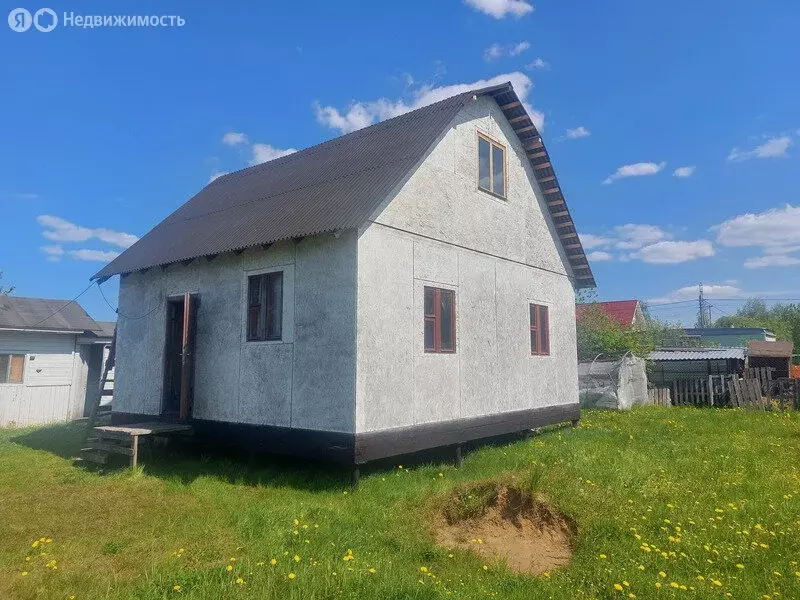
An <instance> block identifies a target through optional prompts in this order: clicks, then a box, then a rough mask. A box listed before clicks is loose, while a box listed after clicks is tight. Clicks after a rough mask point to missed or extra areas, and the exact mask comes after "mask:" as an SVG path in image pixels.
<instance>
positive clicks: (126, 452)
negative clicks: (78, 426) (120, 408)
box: [81, 422, 192, 467]
mask: <svg viewBox="0 0 800 600" xmlns="http://www.w3.org/2000/svg"><path fill="white" fill-rule="evenodd" d="M93 432H94V435H93V436H92V437H89V438H87V439H86V447H85V448H83V449H82V450H81V458H82V459H83V460H85V461H87V462H93V463H96V464H106V463H107V462H108V457H109V455H110V454H119V455H123V456H128V457H130V465H131V467H135V466H136V465H137V464H138V462H139V451H140V444H141V442H142V441H144V440H140V439H139V438H144V439H147V440H152V438H153V437H154V436H164V435H171V434H181V435H191V433H192V426H191V425H187V424H185V423H162V422H152V423H131V424H130V425H101V426H99V427H95V428H94V429H93Z"/></svg>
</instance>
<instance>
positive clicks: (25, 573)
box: [20, 571, 28, 577]
mask: <svg viewBox="0 0 800 600" xmlns="http://www.w3.org/2000/svg"><path fill="white" fill-rule="evenodd" d="M20 575H22V576H23V577H27V575H28V572H27V571H23V572H22V573H20Z"/></svg>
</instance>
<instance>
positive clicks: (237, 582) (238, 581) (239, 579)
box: [236, 577, 244, 585]
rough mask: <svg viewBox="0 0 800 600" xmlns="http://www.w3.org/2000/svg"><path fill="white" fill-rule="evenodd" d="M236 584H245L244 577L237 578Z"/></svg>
mask: <svg viewBox="0 0 800 600" xmlns="http://www.w3.org/2000/svg"><path fill="white" fill-rule="evenodd" d="M236 585H244V579H242V578H241V577H237V578H236Z"/></svg>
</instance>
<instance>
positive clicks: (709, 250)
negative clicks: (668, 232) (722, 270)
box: [631, 240, 714, 265]
mask: <svg viewBox="0 0 800 600" xmlns="http://www.w3.org/2000/svg"><path fill="white" fill-rule="evenodd" d="M709 256H714V246H712V245H711V242H709V241H708V240H696V241H694V242H676V241H664V242H656V243H655V244H651V245H649V246H645V247H643V248H642V249H640V250H638V251H636V252H634V253H633V254H631V258H635V259H638V260H641V261H642V262H646V263H648V264H653V265H675V264H678V263H683V262H688V261H690V260H696V259H698V258H707V257H709Z"/></svg>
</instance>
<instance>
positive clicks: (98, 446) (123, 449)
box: [81, 442, 133, 456]
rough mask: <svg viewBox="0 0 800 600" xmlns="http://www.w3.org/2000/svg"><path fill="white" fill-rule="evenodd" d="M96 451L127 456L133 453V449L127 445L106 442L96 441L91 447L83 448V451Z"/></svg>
mask: <svg viewBox="0 0 800 600" xmlns="http://www.w3.org/2000/svg"><path fill="white" fill-rule="evenodd" d="M95 451H101V452H110V453H111V454H124V455H126V456H130V455H131V454H133V450H132V449H131V448H128V447H127V446H120V445H119V444H104V443H101V442H95V443H93V444H92V445H91V447H89V448H82V449H81V452H95Z"/></svg>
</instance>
